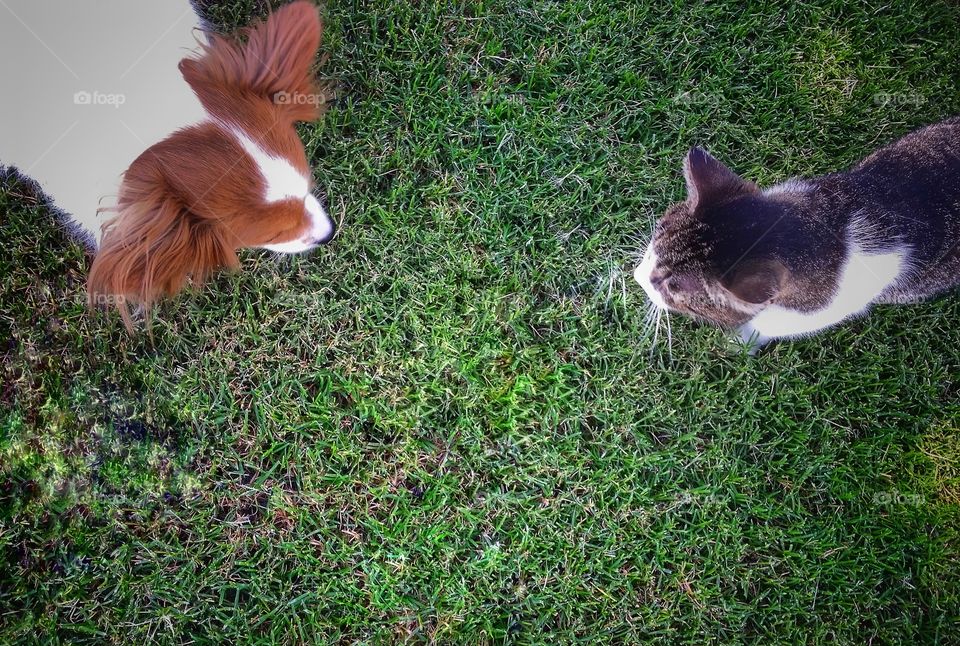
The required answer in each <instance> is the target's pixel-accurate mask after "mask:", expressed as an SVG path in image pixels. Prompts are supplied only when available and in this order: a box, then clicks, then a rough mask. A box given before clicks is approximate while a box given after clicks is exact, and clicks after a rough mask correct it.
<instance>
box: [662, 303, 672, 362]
mask: <svg viewBox="0 0 960 646" xmlns="http://www.w3.org/2000/svg"><path fill="white" fill-rule="evenodd" d="M663 311H664V312H666V310H663ZM666 314H667V317H666V318H667V356H669V357H670V363H673V331H672V330H671V329H670V312H666Z"/></svg>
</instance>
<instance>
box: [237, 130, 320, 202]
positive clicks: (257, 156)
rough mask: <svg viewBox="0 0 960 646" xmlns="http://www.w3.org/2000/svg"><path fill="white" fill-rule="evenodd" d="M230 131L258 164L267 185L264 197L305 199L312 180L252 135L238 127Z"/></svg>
mask: <svg viewBox="0 0 960 646" xmlns="http://www.w3.org/2000/svg"><path fill="white" fill-rule="evenodd" d="M230 132H231V133H233V136H234V137H236V138H237V141H239V142H240V145H241V146H243V149H244V150H245V151H246V153H247V154H248V155H250V158H251V159H253V161H254V162H255V163H256V165H257V169H258V170H259V171H260V176H261V177H263V181H264V183H265V184H266V185H267V186H266V191H265V193H264V196H263V199H264V200H265V201H266V202H268V203H272V202H280V201H282V200H288V199H290V198H291V197H295V198H297V199H300V200H302V199H305V198H306V197H307V194H308V193H309V192H310V181H309V180H308V179H307V178H306V177H304V176H303V174H302V173H300V171H298V170H297V169H296V168H294V167H293V164H291V163H290V162H289V161H287V160H286V159H284V158H283V157H275V156H274V155H271V154H270V153H268V152H267V151H265V150H264V149H263V148H261V147H260V146H258V145H257V144H256V143H255V142H254V141H253V140H252V139H250V137H248V136H247V135H246V134H244V133H243V132H241V131H239V130H237V129H236V128H230Z"/></svg>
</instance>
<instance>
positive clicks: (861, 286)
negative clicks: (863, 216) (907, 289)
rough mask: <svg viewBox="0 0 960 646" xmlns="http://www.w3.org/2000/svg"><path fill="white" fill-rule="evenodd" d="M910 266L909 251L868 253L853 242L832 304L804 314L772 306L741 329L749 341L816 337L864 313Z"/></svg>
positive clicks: (744, 338)
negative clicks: (815, 334) (908, 265)
mask: <svg viewBox="0 0 960 646" xmlns="http://www.w3.org/2000/svg"><path fill="white" fill-rule="evenodd" d="M905 265H906V249H904V248H897V249H894V250H891V251H885V252H881V253H866V252H865V251H864V250H863V248H862V247H861V246H860V245H859V244H857V243H853V244H852V245H851V249H850V253H849V255H848V256H847V259H846V262H845V263H844V266H843V268H842V269H841V271H840V278H839V281H838V283H837V288H836V291H835V292H834V295H833V299H832V300H831V301H830V304H829V305H827V306H826V307H825V308H823V309H821V310H817V311H815V312H800V311H797V310H792V309H789V308H785V307H781V306H779V305H771V306H769V307H767V308H766V309H764V310H763V311H762V312H760V313H759V314H757V315H756V316H755V317H754V318H753V319H752V320H751V321H750V322H749V323H747V324H745V325H743V326H742V327H741V328H740V337H741V338H742V339H743V340H744V341H745V342H751V343H753V344H758V345H762V344H763V343H765V342H766V341H769V340H772V339H777V338H783V337H797V336H806V335H809V334H814V333H816V332H819V331H820V330H823V329H825V328H828V327H830V326H833V325H836V324H837V323H840V322H841V321H843V320H845V319H848V318H850V317H853V316H857V315H859V314H863V313H865V312H866V310H867V309H868V308H869V307H870V304H871V303H873V302H874V301H875V300H876V299H877V298H878V297H879V296H880V294H881V293H883V291H884V290H885V289H887V287H889V286H890V285H891V284H893V282H894V281H896V280H897V278H898V277H899V276H900V274H901V272H902V271H903V270H904V267H905Z"/></svg>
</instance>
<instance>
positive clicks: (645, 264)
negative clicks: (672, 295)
mask: <svg viewBox="0 0 960 646" xmlns="http://www.w3.org/2000/svg"><path fill="white" fill-rule="evenodd" d="M656 266H657V254H656V252H655V251H654V250H653V243H652V242H651V243H650V244H649V245H647V250H646V251H645V252H644V254H643V260H642V261H641V262H640V265H639V266H638V267H637V268H636V269H635V270H634V271H633V278H634V280H636V281H637V282H638V283H640V286H641V287H643V291H645V292H646V293H647V298H649V299H650V301H651V302H652V303H653V304H654V305H656V306H657V307H659V308H661V309H666V308H667V302H666V301H665V300H663V295H661V294H660V292H659V291H657V288H656V287H654V286H653V283H652V282H650V274H652V273H653V269H654V268H655V267H656Z"/></svg>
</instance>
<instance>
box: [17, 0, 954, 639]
mask: <svg viewBox="0 0 960 646" xmlns="http://www.w3.org/2000/svg"><path fill="white" fill-rule="evenodd" d="M262 5H263V3H255V2H247V3H246V4H245V3H243V2H234V3H232V4H229V5H227V6H223V5H217V6H216V7H214V8H213V14H214V16H215V17H216V18H217V19H218V20H221V21H224V22H227V23H231V24H242V23H245V22H246V21H247V20H248V19H249V17H250V13H251V11H260V10H262V8H263V7H262ZM324 13H325V16H326V21H327V22H326V33H325V44H324V53H325V54H326V55H327V56H328V57H329V58H328V60H327V63H326V64H325V65H324V67H323V68H322V73H323V75H324V76H325V77H326V78H328V79H329V80H330V81H332V82H334V83H335V84H336V86H337V88H338V90H337V99H336V101H335V103H334V105H333V106H332V108H331V110H330V112H329V113H328V114H327V116H326V118H325V119H324V120H323V122H322V123H319V124H317V125H316V126H310V127H304V128H303V129H302V134H303V136H304V139H305V141H306V143H307V147H308V151H309V154H310V157H311V159H312V160H313V163H314V165H315V167H316V175H317V180H318V183H319V184H320V185H321V186H323V187H325V188H326V190H327V191H328V204H329V208H330V211H331V212H332V213H333V214H334V215H335V216H336V217H338V218H339V217H343V219H344V226H343V230H342V235H341V236H340V237H339V238H338V240H337V241H336V242H335V244H333V245H332V246H330V247H327V248H324V249H322V250H320V251H318V252H316V253H314V254H312V255H310V256H306V257H298V258H294V259H291V260H289V261H283V262H276V261H275V260H274V259H273V258H272V257H271V256H270V255H268V254H266V253H261V252H248V253H245V254H244V255H243V271H242V272H241V273H240V274H237V275H224V276H220V277H219V278H218V279H217V280H215V281H214V282H213V283H212V284H211V285H209V286H207V287H205V288H203V289H202V290H198V291H195V292H193V293H188V294H185V295H183V296H182V297H180V298H178V299H177V300H175V301H173V302H167V303H164V304H162V305H161V306H159V307H157V308H156V310H155V318H154V323H153V337H154V338H153V341H152V342H151V340H150V339H149V338H148V337H147V336H146V335H144V334H141V335H138V336H135V337H130V336H128V335H127V334H126V333H125V331H124V329H123V326H122V325H121V324H120V323H119V321H118V319H117V317H116V316H106V315H103V314H96V315H91V314H90V313H88V312H87V311H86V310H85V309H84V292H83V279H84V275H85V272H86V267H87V263H88V261H87V259H85V258H84V255H83V253H82V251H81V250H80V249H79V248H78V247H77V246H75V245H73V244H71V243H69V242H68V241H67V240H66V239H65V238H64V236H63V235H62V234H60V233H58V232H56V231H55V230H54V229H53V228H52V227H51V225H50V222H51V220H50V216H49V214H48V213H47V212H46V211H45V210H44V209H43V208H42V207H40V206H39V205H37V203H36V201H35V200H33V199H31V198H30V197H29V191H27V190H26V187H24V186H23V185H21V184H18V183H16V182H13V181H10V180H8V181H6V182H5V183H4V184H3V189H4V190H3V191H2V192H0V213H2V222H0V238H2V240H3V246H4V252H3V253H2V254H0V353H3V365H2V373H0V374H2V382H3V383H2V388H0V555H2V557H0V558H2V561H0V642H2V643H5V644H6V643H56V642H59V643H71V644H77V643H98V644H99V643H105V642H107V643H143V642H156V643H169V644H179V643H188V642H194V643H211V642H215V641H220V640H225V641H226V642H227V643H236V644H247V643H270V642H274V643H290V644H294V643H315V642H316V643H322V642H334V641H342V642H347V643H385V642H395V641H400V640H410V641H412V642H425V641H430V640H435V641H436V642H439V643H451V642H455V643H465V644H477V643H491V644H492V643H497V644H500V643H547V644H553V643H570V642H580V643H584V644H594V643H611V644H616V643H624V642H627V641H634V642H635V641H658V642H660V643H668V644H681V643H690V644H702V643H757V644H774V643H823V644H827V643H834V642H838V643H849V644H863V643H906V644H915V643H924V644H928V643H930V644H932V643H941V644H950V643H960V637H958V635H960V442H958V439H960V438H958V436H960V404H958V393H960V365H958V364H960V356H958V348H960V325H958V323H960V299H957V298H956V297H954V298H945V299H942V300H940V301H937V302H934V303H930V304H926V305H918V306H910V307H901V308H891V307H884V308H880V309H878V310H877V311H876V312H875V313H874V314H873V315H872V316H871V317H870V318H869V319H867V320H863V321H857V322H854V323H852V324H849V325H845V326H843V327H841V328H839V329H837V330H835V331H831V332H830V333H828V334H824V335H822V336H820V337H817V338H815V339H810V340H804V341H799V342H793V343H783V344H780V345H776V346H773V347H771V348H770V349H769V350H767V351H765V352H764V353H762V354H761V355H760V356H758V357H756V358H749V357H746V356H743V354H742V353H738V352H736V351H734V350H732V349H731V348H730V346H729V345H728V343H727V341H726V340H725V337H724V336H723V334H722V333H721V332H719V331H717V330H714V329H711V328H706V327H697V326H694V325H692V324H690V323H688V322H686V321H682V320H680V319H678V318H674V319H673V321H672V324H673V328H672V331H673V346H672V358H671V357H670V353H668V352H667V348H666V347H665V345H664V344H663V343H662V342H661V343H659V344H658V345H657V346H656V347H655V348H653V350H652V352H651V346H650V341H649V339H643V338H641V337H640V330H641V328H642V323H643V314H644V299H643V295H642V293H641V291H640V290H639V288H637V287H636V286H635V285H634V284H633V283H632V281H631V280H630V276H629V274H630V271H631V270H632V267H633V265H634V263H635V261H636V259H637V252H638V249H639V248H640V245H641V242H642V239H643V238H644V236H646V235H647V234H648V232H649V231H650V229H651V225H652V223H653V221H654V219H655V218H656V217H657V216H658V214H659V213H661V212H662V210H663V209H664V208H665V207H666V206H667V205H668V204H669V203H670V202H671V201H673V200H676V199H678V198H680V197H681V196H682V193H683V187H682V179H681V176H680V162H681V159H682V157H683V155H684V153H685V151H686V149H687V148H688V147H689V146H690V145H692V144H694V143H699V144H703V145H705V146H706V147H708V149H710V150H711V151H712V152H713V153H715V154H716V155H718V156H719V157H720V158H721V159H723V160H724V161H726V162H728V163H729V164H731V165H732V166H733V167H734V168H736V169H738V170H739V171H740V172H742V173H743V174H745V175H746V176H748V177H750V178H752V179H754V180H757V181H759V182H761V183H765V184H766V183H770V182H774V181H779V180H782V179H785V178H787V177H789V176H791V175H795V174H806V175H810V174H818V173H823V172H828V171H832V170H837V169H839V168H842V167H844V166H846V165H848V164H850V163H852V162H853V161H855V160H856V159H858V158H860V157H861V156H863V155H865V154H866V153H868V152H869V151H871V150H872V149H874V148H875V147H877V146H879V145H882V144H883V143H886V142H888V141H890V140H892V139H893V138H895V137H897V136H899V135H901V134H903V133H905V132H907V131H909V130H911V129H913V128H915V127H918V126H920V125H923V124H926V123H930V122H934V121H937V120H939V119H942V118H945V117H947V116H950V115H954V114H960V90H958V89H957V80H958V79H960V39H958V38H957V33H958V32H957V20H958V19H960V9H958V8H957V5H956V4H955V3H950V2H946V1H943V0H923V1H920V0H903V1H898V2H888V3H875V6H868V5H867V4H861V3H853V2H844V1H841V0H809V1H804V2H797V3H792V4H789V5H787V4H785V3H776V2H765V3H750V6H749V8H748V9H745V8H744V7H743V3H740V2H733V1H728V2H720V1H717V2H709V3H700V2H673V3H669V2H655V1H652V0H651V1H649V2H643V1H639V0H638V1H634V2H614V1H612V0H611V1H609V2H604V1H602V0H571V1H569V2H548V1H539V0H488V1H481V0H475V1H472V2H440V1H438V0H431V1H428V2H416V3H406V2H395V1H393V0H390V1H386V0H384V1H380V2H342V3H339V2H338V3H329V5H328V6H326V7H325V9H324ZM888 95H889V96H893V97H894V98H893V100H890V99H889V96H888ZM878 96H879V98H878Z"/></svg>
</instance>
